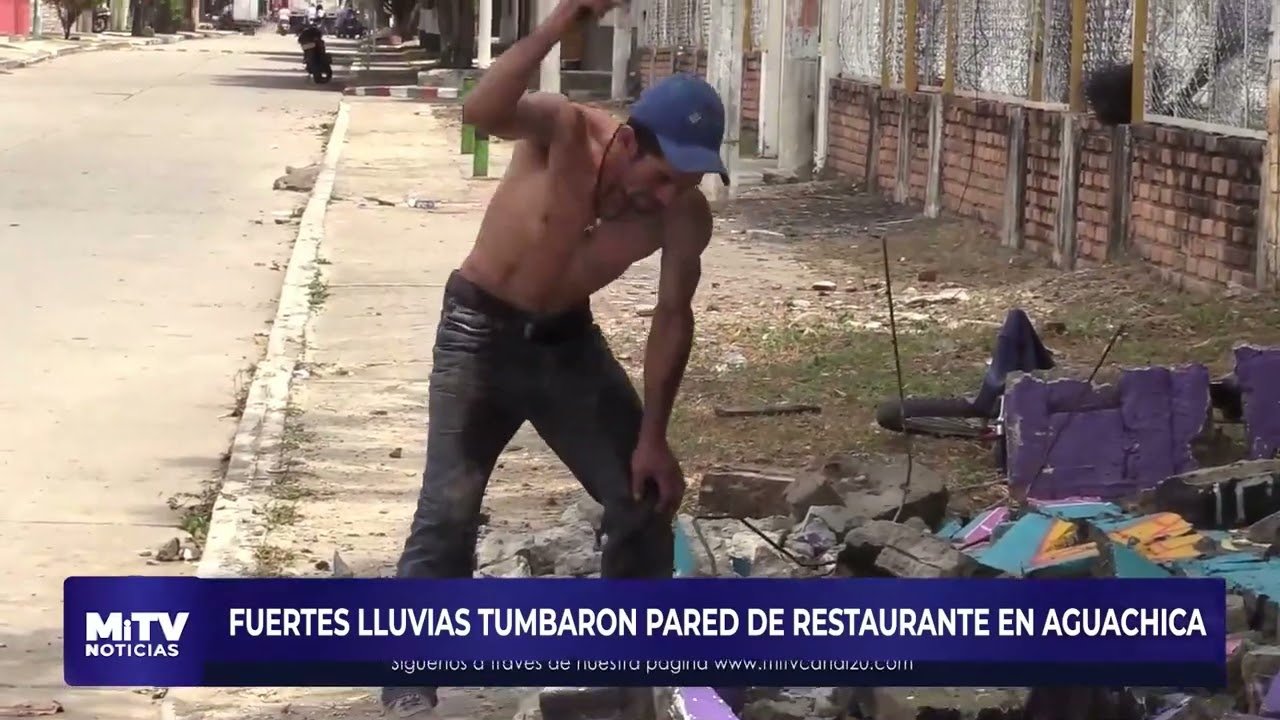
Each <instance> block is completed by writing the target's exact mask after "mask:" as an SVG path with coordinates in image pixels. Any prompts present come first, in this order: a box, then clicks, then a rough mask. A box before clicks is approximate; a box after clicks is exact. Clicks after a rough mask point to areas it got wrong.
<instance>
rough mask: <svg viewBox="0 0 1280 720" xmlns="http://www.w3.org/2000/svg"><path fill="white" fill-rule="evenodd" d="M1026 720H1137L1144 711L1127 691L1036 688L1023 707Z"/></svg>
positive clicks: (1137, 700)
mask: <svg viewBox="0 0 1280 720" xmlns="http://www.w3.org/2000/svg"><path fill="white" fill-rule="evenodd" d="M1023 713H1024V717H1025V719H1026V720H1097V719H1099V718H1114V719H1115V720H1140V719H1141V718H1144V717H1146V712H1145V709H1144V708H1143V706H1142V703H1141V702H1140V701H1139V699H1138V698H1137V696H1135V695H1134V693H1133V692H1132V691H1131V690H1128V689H1118V690H1112V689H1107V688H1096V687H1038V688H1033V689H1032V690H1031V692H1030V693H1029V694H1028V695H1027V701H1026V704H1025V705H1024V706H1023Z"/></svg>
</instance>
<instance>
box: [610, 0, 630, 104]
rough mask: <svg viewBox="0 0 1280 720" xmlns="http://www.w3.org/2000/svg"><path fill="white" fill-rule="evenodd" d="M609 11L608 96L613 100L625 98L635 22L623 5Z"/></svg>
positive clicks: (628, 9)
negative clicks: (609, 55)
mask: <svg viewBox="0 0 1280 720" xmlns="http://www.w3.org/2000/svg"><path fill="white" fill-rule="evenodd" d="M610 13H611V15H612V16H613V66H612V76H611V77H610V84H609V97H611V98H613V99H614V100H625V99H626V97H627V73H628V71H629V70H630V69H631V46H632V35H633V33H634V32H635V30H634V26H635V23H634V21H633V19H632V16H631V9H630V8H629V7H627V6H625V5H624V6H621V7H616V8H614V9H613V10H612V11H610Z"/></svg>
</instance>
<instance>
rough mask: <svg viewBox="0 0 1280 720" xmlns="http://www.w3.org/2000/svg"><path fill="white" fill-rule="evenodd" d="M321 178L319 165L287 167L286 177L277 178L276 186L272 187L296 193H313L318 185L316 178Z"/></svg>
mask: <svg viewBox="0 0 1280 720" xmlns="http://www.w3.org/2000/svg"><path fill="white" fill-rule="evenodd" d="M319 176H320V166H319V165H307V166H306V167H300V168H295V167H285V169H284V175H281V176H280V177H278V178H276V181H275V184H274V185H272V187H274V188H275V189H276V190H292V191H295V192H311V189H312V188H314V187H315V185H316V178H318V177H319Z"/></svg>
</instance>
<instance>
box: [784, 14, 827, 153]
mask: <svg viewBox="0 0 1280 720" xmlns="http://www.w3.org/2000/svg"><path fill="white" fill-rule="evenodd" d="M817 5H818V0H786V6H785V10H784V12H783V18H784V22H785V23H786V27H785V28H784V30H783V35H782V52H783V55H782V96H781V98H780V100H781V104H780V110H779V113H778V115H779V122H778V169H779V170H781V171H783V172H795V173H798V174H800V175H801V176H802V178H803V177H805V176H807V174H808V172H809V171H811V170H812V169H813V151H814V137H813V129H814V126H815V124H816V115H817V113H816V110H817V105H818V58H819V54H818V32H819V24H818V23H817V22H815V20H817V18H816V17H815V16H816V15H817V13H816V12H810V11H811V10H816V9H817V7H816V6H817Z"/></svg>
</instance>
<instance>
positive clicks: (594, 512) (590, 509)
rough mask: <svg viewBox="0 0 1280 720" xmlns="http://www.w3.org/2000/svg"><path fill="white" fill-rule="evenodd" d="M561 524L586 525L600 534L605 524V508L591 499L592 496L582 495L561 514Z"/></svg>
mask: <svg viewBox="0 0 1280 720" xmlns="http://www.w3.org/2000/svg"><path fill="white" fill-rule="evenodd" d="M560 522H562V523H566V524H571V523H586V524H587V525H588V526H590V527H591V529H592V530H595V531H596V532H597V533H598V532H600V527H601V525H602V524H603V523H604V506H603V505H601V504H600V503H598V502H596V501H595V500H593V499H591V496H590V495H586V494H583V495H580V496H579V497H578V498H576V499H575V500H574V501H573V502H572V503H570V504H569V507H567V508H565V509H564V512H563V513H561V515H560Z"/></svg>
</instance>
